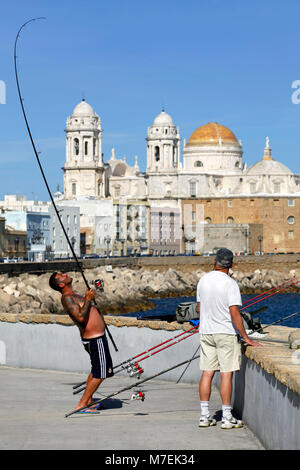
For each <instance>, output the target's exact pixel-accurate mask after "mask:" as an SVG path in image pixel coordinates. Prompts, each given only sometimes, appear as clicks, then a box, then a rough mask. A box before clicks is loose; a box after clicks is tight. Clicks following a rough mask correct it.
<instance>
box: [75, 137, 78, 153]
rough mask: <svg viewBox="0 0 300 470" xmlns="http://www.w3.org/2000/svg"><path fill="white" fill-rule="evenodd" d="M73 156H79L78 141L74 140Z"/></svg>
mask: <svg viewBox="0 0 300 470" xmlns="http://www.w3.org/2000/svg"><path fill="white" fill-rule="evenodd" d="M74 155H79V139H77V138H76V139H74Z"/></svg>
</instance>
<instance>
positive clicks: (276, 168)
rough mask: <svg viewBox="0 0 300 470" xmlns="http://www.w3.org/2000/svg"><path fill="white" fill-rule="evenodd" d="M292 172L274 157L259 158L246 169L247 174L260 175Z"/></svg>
mask: <svg viewBox="0 0 300 470" xmlns="http://www.w3.org/2000/svg"><path fill="white" fill-rule="evenodd" d="M292 174H293V172H292V171H291V170H290V169H289V168H288V167H287V166H285V165H283V164H282V163H280V162H277V161H276V160H274V159H272V160H271V159H269V160H264V159H262V160H260V161H259V162H257V163H255V164H254V165H252V166H251V167H250V168H248V170H247V175H248V176H256V175H257V176H260V175H292Z"/></svg>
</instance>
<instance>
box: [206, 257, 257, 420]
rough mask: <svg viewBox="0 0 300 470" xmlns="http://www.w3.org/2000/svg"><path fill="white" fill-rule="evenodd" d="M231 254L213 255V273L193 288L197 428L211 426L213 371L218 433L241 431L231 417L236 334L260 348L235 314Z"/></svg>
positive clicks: (237, 348) (238, 303)
mask: <svg viewBox="0 0 300 470" xmlns="http://www.w3.org/2000/svg"><path fill="white" fill-rule="evenodd" d="M232 262H233V253H232V252H231V251H230V250H228V249H227V248H220V249H219V250H218V251H217V253H216V259H215V269H214V271H211V272H209V273H207V274H205V275H204V276H203V277H202V278H201V279H200V281H199V282H198V285H197V304H198V305H197V306H198V312H199V315H200V324H199V333H200V369H201V370H202V371H203V372H202V376H201V380H200V383H199V396H200V405H201V416H200V421H199V427H207V426H214V425H215V424H216V420H215V419H212V418H210V413H209V399H210V393H211V383H212V379H213V376H214V374H215V371H216V370H218V371H220V375H221V385H220V395H221V400H222V424H221V428H222V429H231V428H237V427H241V426H242V425H243V423H242V421H238V420H236V419H235V418H234V417H233V416H232V413H231V394H232V377H233V372H234V371H236V370H239V369H240V366H241V345H240V343H239V339H238V334H239V335H240V336H241V337H242V338H243V341H244V342H245V343H246V344H248V345H250V346H261V345H260V344H259V343H257V342H256V341H252V340H251V339H250V338H249V337H248V336H247V333H246V331H245V328H244V324H243V320H242V317H241V314H240V311H239V306H241V305H242V299H241V294H240V289H239V286H238V284H237V282H236V281H235V280H234V279H232V278H231V277H230V276H229V275H228V272H229V269H230V268H231V266H232Z"/></svg>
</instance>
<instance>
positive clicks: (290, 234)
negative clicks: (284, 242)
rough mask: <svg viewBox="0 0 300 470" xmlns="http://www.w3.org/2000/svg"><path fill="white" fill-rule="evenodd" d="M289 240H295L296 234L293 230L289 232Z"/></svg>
mask: <svg viewBox="0 0 300 470" xmlns="http://www.w3.org/2000/svg"><path fill="white" fill-rule="evenodd" d="M289 238H294V232H293V230H289Z"/></svg>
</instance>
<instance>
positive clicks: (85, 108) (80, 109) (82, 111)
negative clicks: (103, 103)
mask: <svg viewBox="0 0 300 470" xmlns="http://www.w3.org/2000/svg"><path fill="white" fill-rule="evenodd" d="M94 114H95V112H94V110H93V108H92V106H91V105H90V104H88V103H87V102H86V101H85V100H84V99H83V100H82V101H81V102H80V103H79V104H78V105H77V106H75V108H74V111H73V116H94Z"/></svg>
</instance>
